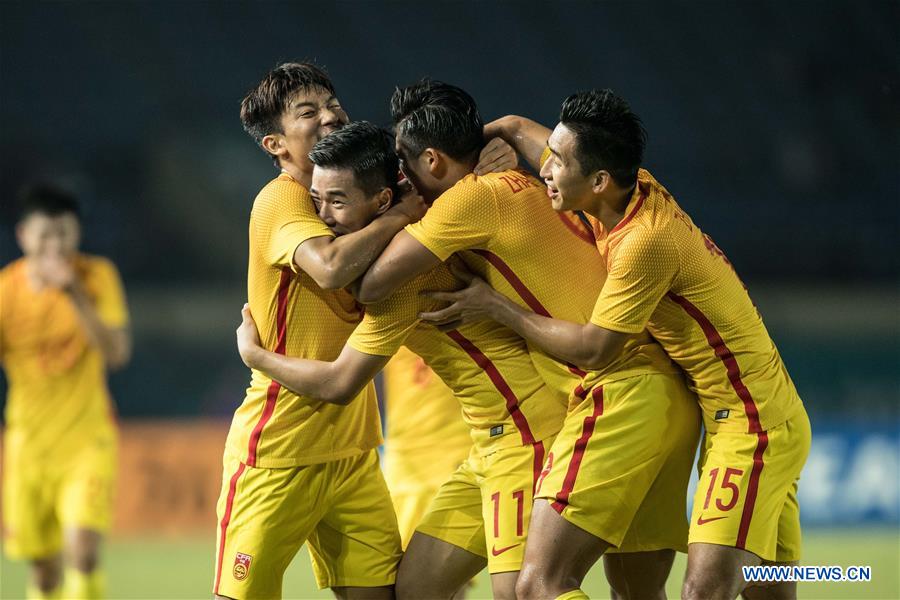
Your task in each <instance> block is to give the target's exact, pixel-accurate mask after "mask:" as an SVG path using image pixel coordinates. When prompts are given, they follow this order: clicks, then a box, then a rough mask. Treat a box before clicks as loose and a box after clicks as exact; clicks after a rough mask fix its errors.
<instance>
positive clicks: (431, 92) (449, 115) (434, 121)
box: [391, 79, 484, 160]
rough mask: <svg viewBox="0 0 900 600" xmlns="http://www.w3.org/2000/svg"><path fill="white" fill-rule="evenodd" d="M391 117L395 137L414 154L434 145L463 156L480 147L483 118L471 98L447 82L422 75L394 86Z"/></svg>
mask: <svg viewBox="0 0 900 600" xmlns="http://www.w3.org/2000/svg"><path fill="white" fill-rule="evenodd" d="M391 118H392V119H393V121H394V129H395V131H396V133H397V137H398V139H399V140H400V141H401V143H402V144H403V145H404V146H405V147H406V148H407V149H408V150H409V151H410V152H411V153H412V154H413V155H415V156H419V155H420V154H422V151H424V150H425V148H435V149H437V150H440V151H441V152H444V153H446V154H447V155H448V156H450V157H451V158H454V159H456V160H465V159H468V158H470V157H473V156H474V155H476V154H477V153H478V152H480V151H481V149H482V148H483V147H484V121H482V119H481V115H480V114H479V113H478V106H476V104H475V100H474V99H473V98H472V96H470V95H469V94H468V93H467V92H466V91H465V90H463V89H461V88H458V87H456V86H455V85H450V84H449V83H444V82H442V81H435V80H433V79H423V80H421V81H419V82H418V83H414V84H412V85H410V86H407V87H404V88H400V87H398V88H396V89H395V90H394V94H393V96H391Z"/></svg>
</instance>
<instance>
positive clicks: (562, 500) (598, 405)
mask: <svg viewBox="0 0 900 600" xmlns="http://www.w3.org/2000/svg"><path fill="white" fill-rule="evenodd" d="M591 398H592V399H593V400H594V412H592V413H591V415H590V416H588V417H585V418H584V424H583V425H582V427H581V437H579V438H578V440H577V441H576V442H575V450H574V451H573V452H572V459H571V460H570V461H569V468H568V470H567V471H566V477H565V479H564V480H563V484H562V489H561V490H559V492H558V493H557V494H556V500H554V501H553V502H552V503H551V506H552V507H553V509H554V510H555V511H556V512H558V513H560V514H561V513H562V511H563V510H564V509H565V508H566V507H567V506H568V505H569V494H571V493H572V489H573V488H574V487H575V478H576V477H578V469H579V468H580V467H581V460H582V459H583V458H584V451H585V450H586V449H587V445H588V441H589V440H590V439H591V436H592V435H593V434H594V424H595V423H596V422H597V417H599V416H600V415H602V414H603V386H602V385H599V386H597V387H595V388H594V390H593V391H592V392H591Z"/></svg>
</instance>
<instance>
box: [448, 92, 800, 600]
mask: <svg viewBox="0 0 900 600" xmlns="http://www.w3.org/2000/svg"><path fill="white" fill-rule="evenodd" d="M488 130H489V133H494V134H497V135H500V136H503V137H504V138H506V139H507V140H508V141H510V142H511V143H513V145H514V146H515V147H516V148H517V149H518V150H519V152H521V153H522V154H523V155H524V156H525V157H526V159H528V160H529V162H531V163H532V164H534V165H536V166H537V165H539V164H540V168H541V176H542V177H543V178H544V179H545V181H546V183H547V186H548V190H549V192H548V194H549V196H550V202H551V203H552V205H553V208H555V209H556V210H583V211H584V212H585V213H587V214H588V215H589V218H590V221H591V223H592V224H593V227H594V232H595V235H596V238H597V247H598V249H599V251H600V254H601V255H602V256H603V258H604V261H605V262H606V263H607V264H608V265H609V277H608V278H607V280H606V284H605V285H604V287H603V291H602V293H601V294H600V296H599V297H598V299H597V303H596V307H595V309H594V313H593V315H592V317H591V320H590V322H589V323H587V324H583V323H571V322H565V321H562V320H554V319H550V318H548V317H546V316H545V315H540V314H535V313H533V312H530V311H527V310H523V309H522V308H521V307H519V306H518V305H515V304H513V303H511V302H509V301H508V300H506V299H505V298H504V297H503V296H502V295H501V294H499V293H496V292H493V291H491V290H490V288H488V287H487V286H485V285H484V283H483V282H481V281H479V280H476V279H473V280H472V283H471V285H470V287H469V288H467V289H466V290H463V291H462V292H461V293H459V294H457V295H456V297H455V300H456V305H455V306H454V307H451V308H450V309H448V311H449V313H451V318H454V319H457V320H463V321H468V320H471V319H474V320H477V319H479V318H482V317H484V316H488V317H490V318H492V319H496V320H498V321H499V322H501V323H503V324H505V325H507V326H509V327H511V328H513V329H514V330H515V331H517V332H518V333H520V334H521V335H522V336H523V337H525V338H526V339H529V340H531V341H533V342H534V343H536V344H538V345H539V346H540V347H542V348H544V349H546V350H547V351H548V352H550V353H552V354H553V355H555V356H558V357H559V358H561V359H564V360H571V361H575V362H578V363H579V364H580V363H581V362H586V363H590V364H591V365H592V366H595V367H600V366H602V365H604V364H606V363H608V362H609V361H612V360H615V359H616V357H617V356H618V355H619V353H620V352H621V351H622V348H623V345H624V344H625V341H626V340H627V339H628V336H629V335H631V334H633V333H635V332H638V331H641V330H643V329H644V328H647V329H648V330H649V331H650V333H652V334H653V336H654V337H655V338H656V339H657V340H658V341H659V343H660V344H662V346H663V348H665V350H666V352H667V353H668V354H669V356H671V357H672V359H673V360H674V361H675V362H676V363H678V364H679V365H680V366H681V367H682V368H683V369H684V370H685V372H686V373H687V374H688V377H689V379H690V381H691V382H692V384H693V388H694V390H695V391H696V393H697V396H698V398H699V402H700V406H701V408H702V414H703V422H704V425H705V429H706V435H705V439H704V442H703V447H702V454H701V459H700V467H701V472H700V485H699V487H698V488H697V492H696V495H695V496H694V506H693V513H692V515H691V525H690V538H689V541H690V546H689V551H688V569H687V575H686V576H685V581H684V587H683V589H682V596H683V597H684V598H691V599H693V598H697V599H699V598H725V599H731V598H735V597H736V596H737V595H738V594H740V593H743V594H744V595H745V596H746V597H748V598H757V597H759V598H764V597H775V598H791V597H796V593H797V591H796V583H795V582H793V583H787V582H783V583H778V584H776V585H772V586H770V587H768V588H761V587H759V586H753V587H745V586H746V582H745V581H744V580H743V576H742V572H741V566H743V565H757V564H760V563H761V562H765V563H773V562H777V563H792V562H794V561H797V560H798V559H799V558H800V518H799V517H800V515H799V508H798V505H797V479H798V477H799V475H800V471H801V469H802V468H803V464H804V462H805V461H806V456H807V453H808V452H809V446H810V436H811V434H810V426H809V419H808V418H807V415H806V411H805V409H804V407H803V403H802V402H801V400H800V397H799V396H798V395H797V391H796V389H795V388H794V384H793V382H792V381H791V378H790V376H789V375H788V373H787V370H786V369H785V366H784V363H783V362H782V360H781V357H780V356H779V354H778V350H777V349H776V348H775V344H774V343H773V342H772V340H771V338H770V337H769V334H768V332H767V331H766V328H765V325H764V324H763V322H762V319H761V317H760V315H759V312H758V311H757V309H756V307H755V306H754V304H753V301H752V300H751V299H750V297H749V295H748V293H747V289H746V287H745V286H744V284H743V283H742V282H741V280H740V278H739V277H738V275H737V273H736V272H735V270H734V268H733V267H732V265H731V263H730V262H729V261H728V259H727V258H726V257H725V255H724V254H723V253H722V251H721V250H720V249H719V248H718V246H716V244H715V243H713V241H712V239H710V237H709V236H708V235H706V234H704V233H703V232H702V231H701V230H700V229H699V228H698V227H697V225H696V224H695V223H694V222H693V221H692V220H691V218H690V217H689V216H688V215H687V214H686V213H685V212H684V211H683V210H682V209H681V208H680V207H679V206H678V204H677V203H676V202H675V200H674V198H672V196H671V195H670V194H669V192H668V191H667V190H666V189H665V188H664V187H663V186H662V185H661V184H660V183H659V182H658V181H656V179H654V178H653V176H652V175H651V174H650V173H649V172H647V171H646V170H644V169H641V168H640V165H641V162H642V160H643V152H644V145H645V138H646V133H645V132H644V129H643V126H642V125H641V122H640V119H639V118H638V117H637V115H635V114H634V113H633V112H632V111H631V109H630V108H629V106H628V104H627V103H626V102H625V101H624V100H622V99H621V98H619V97H618V96H616V95H615V94H613V93H612V92H611V91H609V90H602V91H600V90H595V91H592V92H586V93H580V94H574V95H572V96H570V97H569V98H567V99H566V101H565V102H564V103H563V105H562V109H561V111H560V122H559V124H558V125H557V126H556V128H555V129H554V130H553V131H552V133H551V131H550V130H549V129H547V128H546V127H543V126H541V125H539V124H537V123H534V122H533V121H529V120H527V119H522V118H519V117H507V118H505V119H501V120H498V121H497V122H495V123H494V124H492V125H491V126H490V127H489V128H488ZM576 283H577V279H575V278H573V279H572V284H576ZM598 422H599V421H598ZM560 476H561V475H560ZM551 477H553V474H552V473H551V476H550V477H548V480H549V479H550V478H551ZM540 497H541V498H542V501H541V503H540V505H538V504H537V503H536V508H535V518H536V519H540V520H542V521H543V523H542V525H543V526H542V527H536V528H535V534H534V535H533V536H532V537H531V538H530V539H529V549H528V556H527V558H526V562H527V563H528V567H529V573H530V574H531V575H532V576H531V577H530V578H528V581H526V582H524V583H526V584H527V585H523V586H521V587H522V589H521V591H522V592H523V595H524V596H525V597H528V598H534V597H540V598H543V597H548V596H554V595H557V594H559V593H561V592H566V591H569V593H568V595H566V597H567V598H576V597H582V596H579V595H578V594H580V591H579V590H574V591H570V590H572V583H573V580H572V575H573V573H572V567H571V566H570V565H571V561H567V560H565V559H566V558H567V557H568V554H567V553H571V551H572V544H571V542H570V541H567V540H566V539H565V537H562V536H561V535H560V533H562V532H565V531H566V529H567V526H566V524H565V522H564V521H563V520H562V519H560V518H559V517H558V516H557V515H556V514H555V513H554V511H553V508H551V504H550V503H551V502H554V501H555V500H557V498H554V497H553V495H552V494H550V495H548V494H546V493H542V494H540ZM554 504H555V502H554ZM563 516H565V517H566V518H569V516H568V515H563ZM559 557H562V558H563V560H559ZM576 579H577V578H576ZM579 581H580V580H579Z"/></svg>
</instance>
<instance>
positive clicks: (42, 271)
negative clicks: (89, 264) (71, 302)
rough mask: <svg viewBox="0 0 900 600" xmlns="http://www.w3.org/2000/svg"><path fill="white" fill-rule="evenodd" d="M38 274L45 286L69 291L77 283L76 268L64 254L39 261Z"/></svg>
mask: <svg viewBox="0 0 900 600" xmlns="http://www.w3.org/2000/svg"><path fill="white" fill-rule="evenodd" d="M37 273H38V277H39V278H40V280H41V281H42V282H43V284H44V285H46V286H47V287H51V288H56V289H58V290H63V291H69V290H71V289H72V288H73V287H74V286H75V283H76V277H75V266H74V265H73V264H72V261H71V260H70V259H68V258H66V257H65V256H63V255H62V254H49V255H45V256H41V257H40V258H38V260H37Z"/></svg>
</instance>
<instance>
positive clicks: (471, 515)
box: [416, 437, 553, 574]
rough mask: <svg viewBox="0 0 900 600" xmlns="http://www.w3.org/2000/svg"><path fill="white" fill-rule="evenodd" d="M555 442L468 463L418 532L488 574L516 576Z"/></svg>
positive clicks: (473, 458) (475, 456)
mask: <svg viewBox="0 0 900 600" xmlns="http://www.w3.org/2000/svg"><path fill="white" fill-rule="evenodd" d="M552 444H553V438H552V437H551V438H547V439H544V440H543V441H541V442H537V443H535V444H529V445H526V446H514V447H510V448H502V449H500V450H497V451H496V452H493V453H491V454H488V455H486V456H479V455H478V454H477V452H476V451H475V449H474V448H473V449H472V451H471V453H470V454H469V458H467V459H466V461H465V462H464V463H463V464H461V465H460V466H459V468H458V469H457V470H456V472H455V473H453V475H452V476H451V477H450V479H448V480H447V481H446V483H444V484H443V485H442V486H441V488H440V489H439V490H438V494H437V496H436V497H435V499H434V501H433V502H432V503H431V507H430V508H429V509H428V512H427V513H426V514H425V516H424V517H423V518H422V522H421V523H420V524H419V526H418V527H417V528H416V531H417V532H420V533H424V534H426V535H430V536H431V537H434V538H437V539H439V540H442V541H444V542H448V543H450V544H453V545H454V546H459V547H460V548H463V549H465V550H468V551H469V552H471V553H473V554H477V555H479V556H484V557H486V558H487V563H488V572H489V573H492V574H493V573H505V572H508V571H518V570H519V569H521V567H522V558H523V557H524V556H525V540H526V537H527V535H528V522H529V521H530V520H531V507H532V504H533V495H534V488H535V485H536V484H537V478H538V477H539V476H540V473H541V466H542V465H543V462H544V457H545V456H546V448H548V447H549V446H550V445H552Z"/></svg>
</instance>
